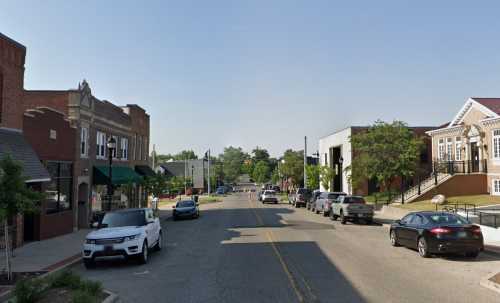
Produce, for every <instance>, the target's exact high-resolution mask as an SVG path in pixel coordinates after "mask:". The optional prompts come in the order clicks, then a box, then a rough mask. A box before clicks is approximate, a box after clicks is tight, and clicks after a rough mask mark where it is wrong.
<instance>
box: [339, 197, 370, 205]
mask: <svg viewBox="0 0 500 303" xmlns="http://www.w3.org/2000/svg"><path fill="white" fill-rule="evenodd" d="M344 203H349V204H365V199H363V198H361V197H349V198H345V199H344Z"/></svg>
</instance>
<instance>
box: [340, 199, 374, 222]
mask: <svg viewBox="0 0 500 303" xmlns="http://www.w3.org/2000/svg"><path fill="white" fill-rule="evenodd" d="M330 218H331V219H332V220H337V219H338V218H340V223H342V224H346V223H347V221H352V222H358V221H359V220H363V221H364V222H365V223H366V224H372V222H373V206H372V205H368V204H366V202H365V199H364V198H363V197H361V196H338V198H337V199H336V200H335V201H333V203H332V204H331V206H330Z"/></svg>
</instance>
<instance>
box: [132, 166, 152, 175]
mask: <svg viewBox="0 0 500 303" xmlns="http://www.w3.org/2000/svg"><path fill="white" fill-rule="evenodd" d="M135 172H136V173H138V174H139V175H141V176H144V177H151V176H154V175H156V174H155V172H154V171H153V170H152V169H151V167H149V166H147V165H136V166H135Z"/></svg>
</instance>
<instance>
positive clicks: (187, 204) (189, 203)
mask: <svg viewBox="0 0 500 303" xmlns="http://www.w3.org/2000/svg"><path fill="white" fill-rule="evenodd" d="M193 206H194V201H191V200H187V201H180V202H177V206H176V207H193Z"/></svg>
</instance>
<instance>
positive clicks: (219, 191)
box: [215, 186, 226, 195]
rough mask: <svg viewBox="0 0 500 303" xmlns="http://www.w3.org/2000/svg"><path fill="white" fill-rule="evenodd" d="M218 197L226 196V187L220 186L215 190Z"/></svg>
mask: <svg viewBox="0 0 500 303" xmlns="http://www.w3.org/2000/svg"><path fill="white" fill-rule="evenodd" d="M215 194H216V195H225V194H226V188H225V187H224V186H219V187H217V189H216V190H215Z"/></svg>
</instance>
